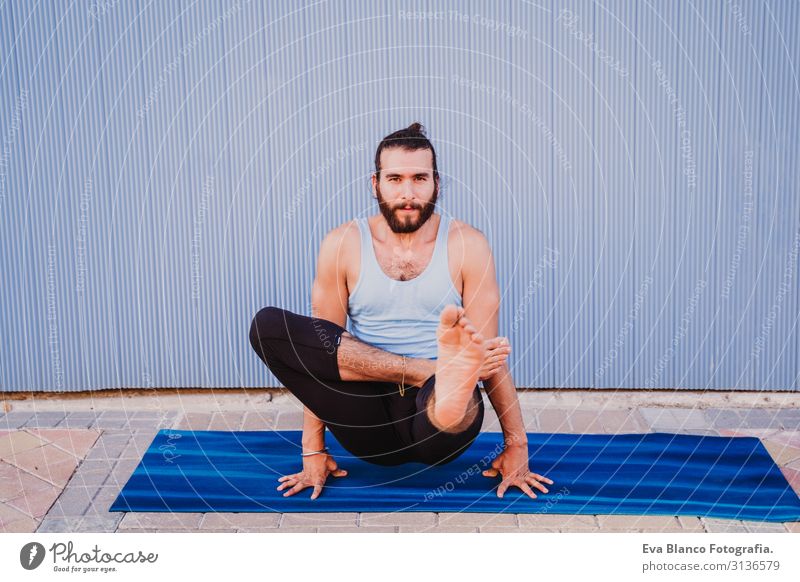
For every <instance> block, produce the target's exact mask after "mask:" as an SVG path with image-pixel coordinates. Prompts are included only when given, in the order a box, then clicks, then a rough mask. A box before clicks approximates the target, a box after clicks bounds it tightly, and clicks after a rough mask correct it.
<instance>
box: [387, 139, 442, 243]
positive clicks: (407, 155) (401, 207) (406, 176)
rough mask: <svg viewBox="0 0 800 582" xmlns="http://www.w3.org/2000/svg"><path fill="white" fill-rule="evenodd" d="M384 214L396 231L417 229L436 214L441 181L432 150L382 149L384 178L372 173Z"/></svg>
mask: <svg viewBox="0 0 800 582" xmlns="http://www.w3.org/2000/svg"><path fill="white" fill-rule="evenodd" d="M372 184H373V186H374V187H375V195H376V196H377V197H378V205H379V207H380V209H381V214H383V217H384V218H385V219H386V222H387V223H389V228H391V229H392V231H393V232H396V233H408V232H415V231H416V230H418V229H419V228H420V227H421V226H422V225H423V224H425V223H426V222H427V221H428V219H429V218H430V217H431V215H432V214H433V211H434V209H435V208H436V199H437V198H438V197H439V185H438V184H437V183H436V181H435V180H434V179H433V153H432V152H431V150H413V151H409V150H405V149H403V148H399V147H398V148H388V149H385V150H383V151H382V152H381V179H380V181H377V180H376V179H375V176H373V177H372Z"/></svg>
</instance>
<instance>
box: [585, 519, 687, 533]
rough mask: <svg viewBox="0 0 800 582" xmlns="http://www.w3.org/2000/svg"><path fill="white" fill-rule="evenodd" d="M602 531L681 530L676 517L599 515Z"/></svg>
mask: <svg viewBox="0 0 800 582" xmlns="http://www.w3.org/2000/svg"><path fill="white" fill-rule="evenodd" d="M597 521H598V523H599V525H600V529H601V530H606V529H615V528H616V529H624V528H631V529H636V528H638V529H656V530H657V529H660V528H679V527H680V524H679V523H678V519H677V518H676V517H675V516H674V515H598V516H597Z"/></svg>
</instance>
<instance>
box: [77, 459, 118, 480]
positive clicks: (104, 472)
mask: <svg viewBox="0 0 800 582" xmlns="http://www.w3.org/2000/svg"><path fill="white" fill-rule="evenodd" d="M113 469H114V461H109V460H104V461H83V462H82V463H81V464H80V465H78V468H77V469H76V471H75V473H74V474H73V475H72V479H70V481H69V483H70V484H74V485H77V486H83V487H86V486H94V487H100V486H101V485H103V484H104V483H105V482H106V481H108V478H109V476H110V475H111V472H112V471H113ZM68 485H69V484H68Z"/></svg>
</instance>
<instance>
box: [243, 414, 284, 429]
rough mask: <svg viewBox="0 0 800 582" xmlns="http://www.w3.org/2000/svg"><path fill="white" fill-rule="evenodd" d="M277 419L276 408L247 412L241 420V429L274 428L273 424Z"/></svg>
mask: <svg viewBox="0 0 800 582" xmlns="http://www.w3.org/2000/svg"><path fill="white" fill-rule="evenodd" d="M277 420H278V411H277V410H264V411H259V412H247V413H245V415H244V420H243V421H242V426H241V430H248V431H249V430H253V431H264V430H275V424H276V421H277Z"/></svg>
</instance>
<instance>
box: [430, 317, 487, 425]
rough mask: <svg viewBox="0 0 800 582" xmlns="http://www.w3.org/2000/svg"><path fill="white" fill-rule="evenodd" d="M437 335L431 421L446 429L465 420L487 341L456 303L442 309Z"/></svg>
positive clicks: (484, 356) (483, 358)
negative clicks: (437, 345)
mask: <svg viewBox="0 0 800 582" xmlns="http://www.w3.org/2000/svg"><path fill="white" fill-rule="evenodd" d="M436 337H437V339H438V340H439V354H438V357H437V360H436V385H435V387H434V399H435V402H434V407H433V415H434V417H435V418H433V419H432V420H433V421H434V422H435V424H437V425H439V426H442V427H444V428H445V429H447V428H450V427H454V426H457V425H458V424H459V423H460V422H461V421H462V420H463V419H464V414H465V413H466V409H467V404H469V401H470V399H471V398H472V392H473V391H474V390H475V384H477V383H478V377H479V375H480V371H481V367H482V366H483V363H484V361H485V359H486V342H485V340H484V339H483V336H482V335H481V334H479V333H478V330H476V329H475V326H474V325H472V323H470V321H469V320H468V319H467V318H466V316H464V308H463V307H458V306H457V305H448V306H446V307H445V308H444V310H442V313H441V315H440V317H439V329H438V330H436Z"/></svg>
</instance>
